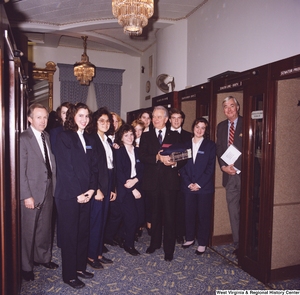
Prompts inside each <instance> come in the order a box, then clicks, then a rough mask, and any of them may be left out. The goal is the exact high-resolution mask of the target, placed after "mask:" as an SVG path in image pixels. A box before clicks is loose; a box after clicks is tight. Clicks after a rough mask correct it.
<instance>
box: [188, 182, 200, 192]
mask: <svg viewBox="0 0 300 295" xmlns="http://www.w3.org/2000/svg"><path fill="white" fill-rule="evenodd" d="M188 188H189V189H190V190H191V191H192V192H196V191H198V190H200V187H199V185H198V184H197V183H191V184H190V185H189V186H188Z"/></svg>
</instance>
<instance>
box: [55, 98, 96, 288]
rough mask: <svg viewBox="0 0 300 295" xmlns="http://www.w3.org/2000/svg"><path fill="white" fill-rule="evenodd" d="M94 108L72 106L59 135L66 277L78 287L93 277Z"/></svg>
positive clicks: (57, 154)
mask: <svg viewBox="0 0 300 295" xmlns="http://www.w3.org/2000/svg"><path fill="white" fill-rule="evenodd" d="M89 122H90V111H89V109H88V107H87V106H86V105H85V104H83V103H77V104H76V105H70V107H69V110H68V112H67V118H66V122H65V125H64V127H65V131H63V132H61V133H60V134H58V136H57V140H56V152H55V157H56V163H57V185H56V190H55V195H54V197H55V204H56V208H57V214H58V216H57V221H58V228H59V233H60V244H61V256H62V276H63V280H64V282H65V283H66V284H69V285H70V286H71V287H73V288H75V289H79V288H82V287H84V286H85V284H84V283H83V282H82V281H81V280H79V279H78V277H80V278H84V279H88V278H92V277H93V276H94V275H93V274H92V273H89V272H87V271H86V264H87V263H86V257H87V250H88V242H89V219H90V202H89V201H90V199H91V198H92V196H93V194H94V191H95V190H96V188H97V173H98V167H97V162H96V160H97V157H96V154H95V144H94V140H93V138H92V137H91V136H90V135H89V134H88V133H87V131H88V130H89Z"/></svg>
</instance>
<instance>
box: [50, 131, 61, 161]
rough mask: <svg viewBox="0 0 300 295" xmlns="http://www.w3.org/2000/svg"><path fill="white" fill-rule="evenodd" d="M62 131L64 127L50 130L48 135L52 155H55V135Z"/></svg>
mask: <svg viewBox="0 0 300 295" xmlns="http://www.w3.org/2000/svg"><path fill="white" fill-rule="evenodd" d="M63 131H64V127H63V126H58V127H55V128H52V129H50V131H49V134H50V142H51V149H52V153H53V154H54V155H55V145H56V138H57V135H58V134H59V133H61V132H63Z"/></svg>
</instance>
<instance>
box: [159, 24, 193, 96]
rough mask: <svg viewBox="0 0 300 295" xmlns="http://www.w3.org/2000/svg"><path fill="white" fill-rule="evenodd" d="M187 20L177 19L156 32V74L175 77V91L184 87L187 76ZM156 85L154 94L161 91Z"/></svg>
mask: <svg viewBox="0 0 300 295" xmlns="http://www.w3.org/2000/svg"><path fill="white" fill-rule="evenodd" d="M187 48H188V46H187V20H181V21H178V22H177V23H176V24H175V25H173V26H169V27H167V28H165V29H163V30H159V32H158V33H157V60H156V68H157V74H156V76H158V75H160V74H168V75H170V76H173V77H174V78H175V91H179V90H182V89H184V88H185V87H186V85H187V84H186V77H187ZM155 87H156V95H160V94H162V93H163V92H161V91H160V90H159V89H158V87H157V86H156V85H155Z"/></svg>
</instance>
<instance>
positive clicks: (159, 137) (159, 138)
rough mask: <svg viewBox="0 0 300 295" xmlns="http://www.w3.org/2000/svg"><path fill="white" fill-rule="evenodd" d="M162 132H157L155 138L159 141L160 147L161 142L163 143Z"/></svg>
mask: <svg viewBox="0 0 300 295" xmlns="http://www.w3.org/2000/svg"><path fill="white" fill-rule="evenodd" d="M161 133H162V130H158V136H157V138H158V141H159V144H160V145H161V144H162V142H163V140H162V134H161Z"/></svg>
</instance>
